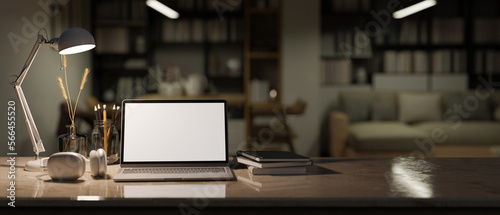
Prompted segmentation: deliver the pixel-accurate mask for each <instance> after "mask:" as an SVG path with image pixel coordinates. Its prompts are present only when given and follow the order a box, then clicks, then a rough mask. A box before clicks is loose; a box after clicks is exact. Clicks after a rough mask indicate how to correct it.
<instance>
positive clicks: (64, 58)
mask: <svg viewBox="0 0 500 215" xmlns="http://www.w3.org/2000/svg"><path fill="white" fill-rule="evenodd" d="M67 65H68V64H67V60H66V55H63V66H64V79H65V81H66V89H67V90H66V91H67V94H68V100H69V108H70V109H69V112H70V113H71V114H73V104H72V103H71V94H70V93H69V85H68V74H67V72H66V66H67ZM70 119H71V123H72V124H74V121H75V118H73V117H72V116H70Z"/></svg>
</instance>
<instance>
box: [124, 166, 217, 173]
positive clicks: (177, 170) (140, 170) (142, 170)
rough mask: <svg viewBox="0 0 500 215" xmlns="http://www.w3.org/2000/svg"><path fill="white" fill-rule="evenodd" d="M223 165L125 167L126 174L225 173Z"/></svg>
mask: <svg viewBox="0 0 500 215" xmlns="http://www.w3.org/2000/svg"><path fill="white" fill-rule="evenodd" d="M223 172H226V170H225V169H224V168H223V167H210V168H196V167H195V168H172V167H169V168H133V169H124V170H123V173H124V174H197V173H223Z"/></svg>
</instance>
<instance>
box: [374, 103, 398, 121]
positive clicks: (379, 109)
mask: <svg viewBox="0 0 500 215" xmlns="http://www.w3.org/2000/svg"><path fill="white" fill-rule="evenodd" d="M372 120H373V121H394V120H396V108H395V107H394V105H393V104H391V103H388V102H376V103H374V104H373V109H372Z"/></svg>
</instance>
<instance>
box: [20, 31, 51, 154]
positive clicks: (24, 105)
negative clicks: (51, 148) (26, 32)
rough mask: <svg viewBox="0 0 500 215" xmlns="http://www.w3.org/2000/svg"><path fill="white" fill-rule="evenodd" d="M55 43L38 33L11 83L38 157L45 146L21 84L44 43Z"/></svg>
mask: <svg viewBox="0 0 500 215" xmlns="http://www.w3.org/2000/svg"><path fill="white" fill-rule="evenodd" d="M46 43H49V44H53V43H54V42H53V41H47V40H46V39H45V38H44V37H43V36H42V35H41V34H38V37H37V40H36V42H35V45H34V46H33V49H32V50H31V53H30V55H29V56H28V59H27V60H26V63H25V64H24V66H23V69H22V71H21V73H20V74H19V76H17V78H16V80H14V81H13V82H11V84H12V85H13V86H14V89H15V91H16V96H17V99H18V100H19V102H20V103H21V111H22V112H23V115H24V120H25V123H26V127H27V129H28V133H29V136H30V139H31V143H32V144H33V151H34V152H35V154H36V157H37V159H38V157H39V153H40V152H44V151H45V148H44V146H43V143H42V140H41V138H40V134H39V133H38V129H37V127H36V125H35V121H34V120H33V116H32V115H31V111H30V108H29V106H28V102H27V101H26V97H25V96H24V92H23V90H22V88H21V84H22V83H23V81H24V78H25V77H26V74H27V73H28V71H29V69H30V67H31V64H32V63H33V61H34V59H35V57H36V55H37V53H38V50H40V47H41V46H42V45H43V44H46Z"/></svg>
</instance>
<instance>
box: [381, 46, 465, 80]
mask: <svg viewBox="0 0 500 215" xmlns="http://www.w3.org/2000/svg"><path fill="white" fill-rule="evenodd" d="M383 58H384V60H383V64H384V65H383V71H384V73H401V74H409V73H416V74H426V73H429V71H430V72H432V73H455V74H458V73H465V72H466V69H467V55H466V52H465V51H463V50H437V51H433V52H431V53H430V54H429V53H428V52H425V51H385V52H384V54H383Z"/></svg>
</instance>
